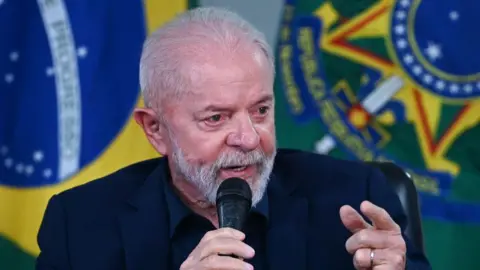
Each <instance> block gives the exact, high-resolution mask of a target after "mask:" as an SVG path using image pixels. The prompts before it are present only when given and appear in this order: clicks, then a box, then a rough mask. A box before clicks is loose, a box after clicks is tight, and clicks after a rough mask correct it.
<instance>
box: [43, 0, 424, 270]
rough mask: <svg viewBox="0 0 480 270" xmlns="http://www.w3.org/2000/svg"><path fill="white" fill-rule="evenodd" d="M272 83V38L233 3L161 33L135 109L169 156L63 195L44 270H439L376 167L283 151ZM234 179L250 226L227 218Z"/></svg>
mask: <svg viewBox="0 0 480 270" xmlns="http://www.w3.org/2000/svg"><path fill="white" fill-rule="evenodd" d="M273 81H274V60H273V56H272V51H271V48H270V47H269V46H268V44H267V42H266V41H265V38H264V36H263V35H262V34H261V33H260V32H258V31H257V30H255V28H253V27H252V26H251V25H250V24H248V23H247V22H246V21H244V20H243V19H241V18H240V17H238V16H237V15H235V14H233V13H231V12H228V11H224V10H221V9H216V8H199V9H195V10H191V11H189V12H187V13H184V14H181V15H180V16H178V17H177V18H175V19H174V20H173V21H171V22H169V23H168V24H166V25H164V26H163V27H161V28H160V29H158V30H157V31H156V32H155V33H153V34H152V35H151V36H150V37H149V38H148V40H147V41H146V43H145V46H144V51H143V54H142V58H141V63H140V84H141V87H142V89H143V91H144V99H145V103H146V108H140V109H136V110H135V113H134V115H135V119H136V121H137V123H138V124H139V125H140V126H141V128H142V129H143V130H144V132H145V135H146V137H147V138H148V140H149V141H150V143H151V144H152V146H153V147H154V148H155V149H156V150H157V151H158V152H159V153H160V154H161V155H162V157H161V158H158V159H154V160H148V161H144V162H140V163H138V164H133V165H131V166H128V167H126V168H124V169H122V170H119V171H117V172H115V173H113V174H111V175H108V176H106V177H104V178H102V179H98V180H95V181H91V182H89V183H87V184H85V185H83V186H80V187H76V188H73V189H72V190H68V191H66V192H63V193H61V194H59V195H56V196H54V197H53V198H52V199H51V200H50V202H49V205H48V207H47V211H46V213H45V217H44V221H43V223H42V226H41V229H40V232H39V237H38V241H39V246H40V249H41V253H40V255H39V257H38V260H37V269H39V270H46V269H62V270H64V269H89V270H94V269H103V270H107V269H112V270H113V269H135V270H136V269H184V270H187V269H275V270H281V269H286V270H287V269H288V270H291V269H374V270H381V269H384V270H387V269H392V270H393V269H405V268H408V269H430V266H429V263H428V261H427V259H426V258H425V256H424V254H422V253H421V251H420V250H418V249H417V248H416V247H414V246H413V245H412V244H411V242H410V241H409V240H408V239H407V238H406V237H405V236H404V235H403V234H402V230H403V228H404V227H405V225H406V222H407V221H406V218H405V216H404V214H403V213H402V209H401V206H400V202H399V200H398V198H397V197H396V195H395V194H394V193H393V192H392V190H390V189H389V187H388V185H387V183H386V181H385V179H384V178H383V177H382V175H381V174H380V173H379V172H377V171H375V170H373V169H372V168H369V167H367V166H365V165H361V164H358V163H354V162H349V161H341V160H336V159H333V158H331V157H327V156H322V155H317V154H313V153H307V152H301V151H296V150H285V149H278V150H277V148H276V144H275V125H274V94H273ZM126 154H128V153H126ZM230 177H239V178H242V179H244V180H245V181H246V182H247V183H248V185H249V186H250V188H251V190H252V194H253V196H252V205H253V208H252V210H251V211H250V213H249V216H248V219H247V221H246V223H245V227H244V229H242V230H241V231H240V230H235V229H231V228H219V226H218V223H219V222H218V218H217V211H216V205H215V198H216V192H217V190H218V187H219V185H220V184H221V183H222V181H223V180H225V179H227V178H230ZM360 212H361V213H362V214H363V215H361V214H360ZM222 254H232V255H234V256H223V255H222Z"/></svg>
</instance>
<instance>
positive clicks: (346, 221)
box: [340, 205, 371, 233]
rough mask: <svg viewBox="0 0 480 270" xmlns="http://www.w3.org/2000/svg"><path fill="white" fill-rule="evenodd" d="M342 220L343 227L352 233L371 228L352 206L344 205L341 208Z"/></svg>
mask: <svg viewBox="0 0 480 270" xmlns="http://www.w3.org/2000/svg"><path fill="white" fill-rule="evenodd" d="M340 219H341V220H342V223H343V225H344V226H345V227H346V228H347V229H348V230H349V231H350V232H352V233H356V232H358V231H360V230H363V229H368V228H370V227H371V225H370V224H368V223H367V222H366V221H365V219H363V217H362V216H361V215H360V214H359V213H358V212H357V211H356V210H355V209H353V208H352V207H351V206H350V205H344V206H342V207H341V208H340Z"/></svg>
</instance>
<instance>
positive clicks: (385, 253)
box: [354, 248, 406, 269]
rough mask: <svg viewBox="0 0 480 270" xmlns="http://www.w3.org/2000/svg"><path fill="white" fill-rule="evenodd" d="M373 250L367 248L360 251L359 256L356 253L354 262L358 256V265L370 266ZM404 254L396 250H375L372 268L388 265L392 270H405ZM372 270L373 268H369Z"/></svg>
mask: <svg viewBox="0 0 480 270" xmlns="http://www.w3.org/2000/svg"><path fill="white" fill-rule="evenodd" d="M371 250H372V249H369V248H365V249H359V251H360V252H359V254H358V255H357V253H355V256H354V260H356V257H357V256H358V259H359V260H360V261H359V262H357V263H361V264H362V265H370V251H371ZM403 254H404V253H402V252H399V251H398V250H395V249H373V260H372V265H370V267H374V266H379V265H388V266H389V267H390V268H391V269H405V260H406V258H405V256H404V255H403ZM369 269H371V268H369Z"/></svg>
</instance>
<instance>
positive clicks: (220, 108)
mask: <svg viewBox="0 0 480 270" xmlns="http://www.w3.org/2000/svg"><path fill="white" fill-rule="evenodd" d="M271 101H273V95H272V94H266V95H264V96H262V97H261V98H260V99H259V100H258V101H256V102H255V103H254V105H258V104H262V103H268V102H271ZM230 110H232V109H231V107H228V106H226V105H225V104H210V105H208V106H206V107H205V108H202V109H200V110H199V111H198V112H197V113H205V112H226V111H230Z"/></svg>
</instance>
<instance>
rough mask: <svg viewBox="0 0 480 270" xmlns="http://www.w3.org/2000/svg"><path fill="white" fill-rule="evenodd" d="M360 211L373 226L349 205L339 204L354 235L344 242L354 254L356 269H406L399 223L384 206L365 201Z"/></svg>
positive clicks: (345, 222)
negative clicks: (341, 205)
mask: <svg viewBox="0 0 480 270" xmlns="http://www.w3.org/2000/svg"><path fill="white" fill-rule="evenodd" d="M360 210H361V211H362V213H363V214H364V215H365V216H366V217H368V218H369V219H370V221H371V222H372V224H373V226H372V225H370V224H369V223H367V222H366V221H365V220H364V219H363V217H362V216H361V215H360V214H359V213H358V212H357V211H355V209H353V208H352V207H350V206H348V205H345V206H343V207H342V208H340V218H341V219H342V222H343V224H344V225H345V227H347V229H348V230H350V231H351V232H352V233H353V235H352V236H351V237H350V238H349V239H348V240H347V242H346V244H345V246H346V248H347V251H348V252H349V253H350V254H353V255H354V257H353V264H354V266H355V268H356V269H358V270H360V269H362V270H363V269H373V270H400V269H402V270H403V269H405V260H406V250H407V248H406V244H405V240H404V239H403V236H402V232H401V229H400V226H398V224H396V223H395V222H394V221H393V219H392V218H391V217H390V215H389V214H388V213H387V211H385V210H384V209H383V208H380V207H378V206H376V205H374V204H372V203H371V202H368V201H365V202H363V203H362V204H361V205H360Z"/></svg>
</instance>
